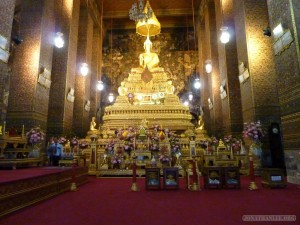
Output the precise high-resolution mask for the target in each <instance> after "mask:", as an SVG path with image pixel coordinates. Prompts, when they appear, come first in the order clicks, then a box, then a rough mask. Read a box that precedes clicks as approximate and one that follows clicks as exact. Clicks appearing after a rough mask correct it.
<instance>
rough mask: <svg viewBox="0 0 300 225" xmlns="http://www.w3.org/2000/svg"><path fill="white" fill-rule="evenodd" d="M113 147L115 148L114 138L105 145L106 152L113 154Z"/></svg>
mask: <svg viewBox="0 0 300 225" xmlns="http://www.w3.org/2000/svg"><path fill="white" fill-rule="evenodd" d="M114 148H115V142H114V140H110V141H109V142H108V143H107V144H106V146H105V150H106V151H107V153H108V154H110V155H113V154H114Z"/></svg>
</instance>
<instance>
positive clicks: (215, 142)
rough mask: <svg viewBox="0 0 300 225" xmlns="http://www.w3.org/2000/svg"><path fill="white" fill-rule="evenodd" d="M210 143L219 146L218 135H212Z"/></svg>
mask: <svg viewBox="0 0 300 225" xmlns="http://www.w3.org/2000/svg"><path fill="white" fill-rule="evenodd" d="M210 143H211V145H213V146H218V145H219V140H218V139H217V138H216V137H214V136H212V137H211V138H210Z"/></svg>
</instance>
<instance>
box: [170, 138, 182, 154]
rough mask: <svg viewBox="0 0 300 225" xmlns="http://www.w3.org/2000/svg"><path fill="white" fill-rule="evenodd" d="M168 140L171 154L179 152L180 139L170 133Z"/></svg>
mask: <svg viewBox="0 0 300 225" xmlns="http://www.w3.org/2000/svg"><path fill="white" fill-rule="evenodd" d="M169 142H170V146H171V153H172V155H176V154H181V152H180V150H181V148H180V141H179V138H178V137H177V136H176V135H175V134H174V133H170V139H169Z"/></svg>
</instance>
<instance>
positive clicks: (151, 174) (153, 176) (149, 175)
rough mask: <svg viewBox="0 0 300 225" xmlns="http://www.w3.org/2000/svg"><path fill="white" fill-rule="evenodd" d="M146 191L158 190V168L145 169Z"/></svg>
mask: <svg viewBox="0 0 300 225" xmlns="http://www.w3.org/2000/svg"><path fill="white" fill-rule="evenodd" d="M145 170H146V174H145V176H146V178H145V182H146V190H157V189H160V168H146V169H145Z"/></svg>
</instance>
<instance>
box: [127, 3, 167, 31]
mask: <svg viewBox="0 0 300 225" xmlns="http://www.w3.org/2000/svg"><path fill="white" fill-rule="evenodd" d="M129 18H130V19H131V20H134V21H135V23H136V32H137V33H138V34H139V35H142V36H148V35H149V36H155V35H158V34H159V33H160V30H161V25H160V22H159V21H158V20H157V18H156V16H155V14H154V12H153V10H152V8H151V6H150V3H149V1H147V3H146V5H145V6H144V0H139V6H137V3H134V4H133V5H132V7H131V9H130V10H129Z"/></svg>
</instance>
